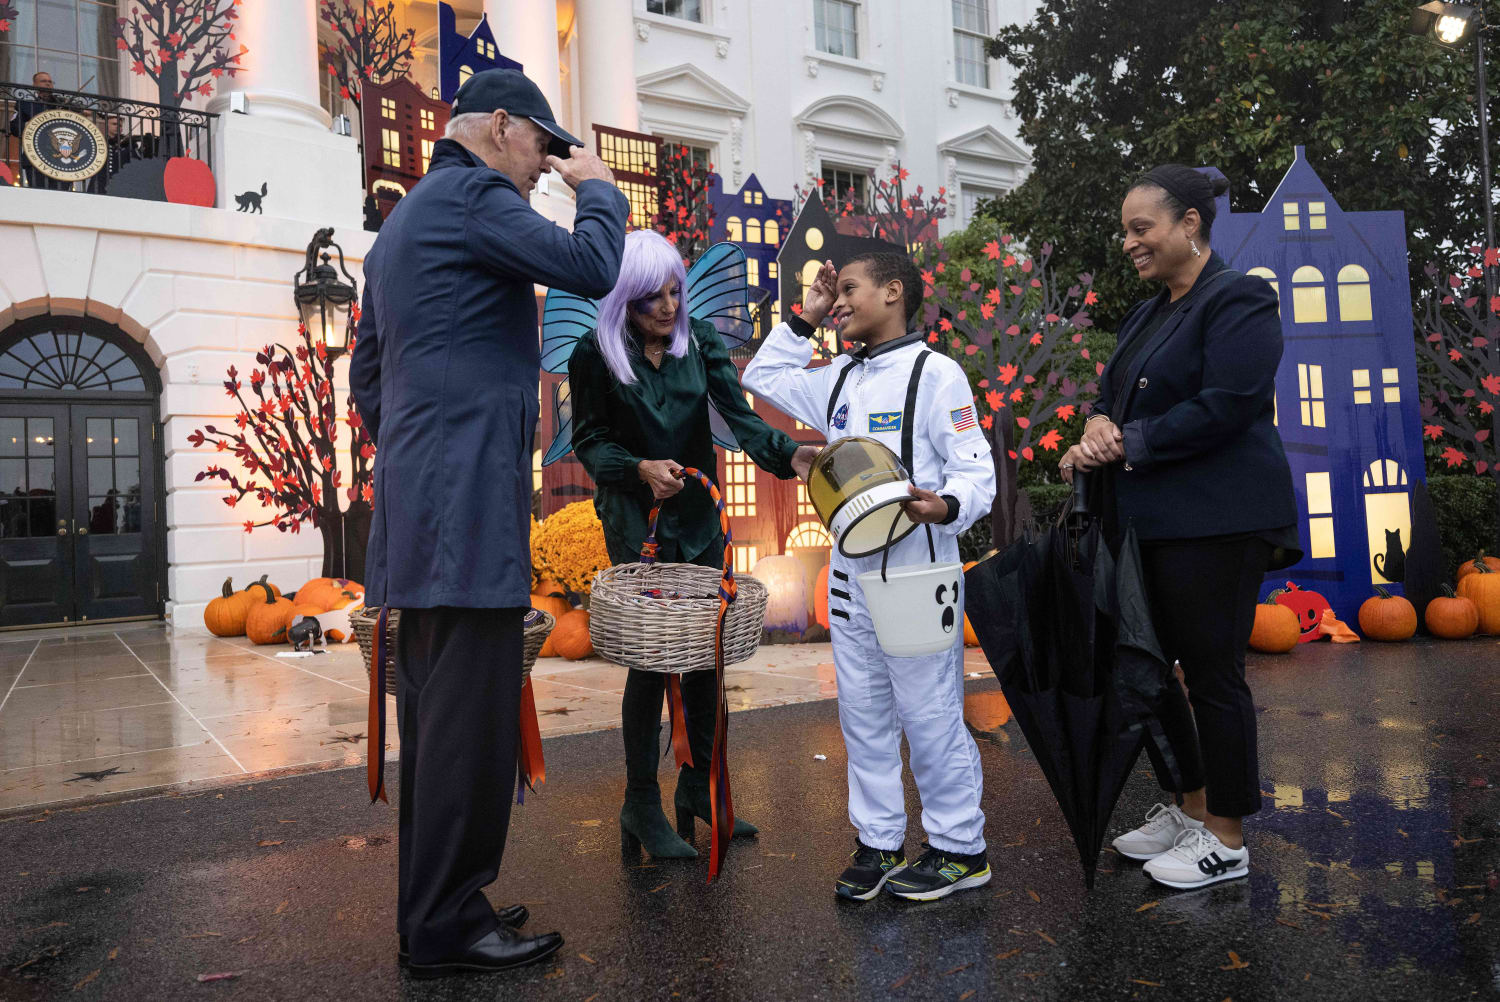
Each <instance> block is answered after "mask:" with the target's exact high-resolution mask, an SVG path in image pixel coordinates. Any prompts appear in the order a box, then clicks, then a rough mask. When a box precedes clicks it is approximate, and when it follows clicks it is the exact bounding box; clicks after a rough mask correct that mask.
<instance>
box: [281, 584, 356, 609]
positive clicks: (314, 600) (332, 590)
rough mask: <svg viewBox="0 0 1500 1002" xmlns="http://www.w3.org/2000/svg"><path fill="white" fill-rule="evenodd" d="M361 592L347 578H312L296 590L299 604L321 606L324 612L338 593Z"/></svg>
mask: <svg viewBox="0 0 1500 1002" xmlns="http://www.w3.org/2000/svg"><path fill="white" fill-rule="evenodd" d="M346 590H347V591H350V592H363V591H364V588H363V587H361V586H360V585H359V584H358V583H357V582H354V581H351V580H349V579H348V578H313V579H312V580H311V581H309V582H308V583H307V584H305V585H303V586H302V587H301V588H298V589H297V602H298V603H299V604H301V603H306V604H307V605H316V606H321V607H322V609H323V610H324V611H326V610H327V609H328V607H329V605H330V604H331V603H332V602H333V601H334V599H335V598H337V597H338V595H339V593H340V592H343V591H346Z"/></svg>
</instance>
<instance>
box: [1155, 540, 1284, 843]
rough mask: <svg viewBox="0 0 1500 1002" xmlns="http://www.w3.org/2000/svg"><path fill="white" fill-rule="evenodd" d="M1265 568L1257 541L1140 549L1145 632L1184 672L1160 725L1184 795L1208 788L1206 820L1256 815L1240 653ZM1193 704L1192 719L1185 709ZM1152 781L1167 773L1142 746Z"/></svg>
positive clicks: (1168, 543) (1251, 709)
mask: <svg viewBox="0 0 1500 1002" xmlns="http://www.w3.org/2000/svg"><path fill="white" fill-rule="evenodd" d="M1270 559H1271V546H1270V544H1269V543H1267V542H1265V541H1264V540H1261V539H1257V538H1248V539H1247V538H1240V539H1234V540H1192V539H1183V540H1165V541H1159V542H1144V543H1142V544H1141V560H1142V563H1143V565H1144V569H1145V576H1146V591H1147V594H1148V595H1149V598H1150V602H1151V613H1152V622H1153V623H1154V624H1155V626H1156V633H1157V638H1158V639H1159V640H1160V641H1161V645H1162V652H1163V653H1164V654H1165V655H1166V656H1167V662H1168V663H1169V664H1170V663H1171V662H1172V661H1173V660H1174V659H1175V660H1177V661H1180V662H1181V663H1182V674H1183V678H1184V679H1186V681H1187V690H1188V691H1187V696H1186V698H1184V696H1183V693H1182V687H1181V686H1180V685H1178V684H1177V681H1176V679H1175V678H1174V679H1173V680H1172V682H1171V684H1170V685H1169V686H1168V692H1167V697H1166V699H1165V700H1164V701H1163V704H1162V705H1161V706H1159V707H1158V718H1159V719H1160V721H1161V724H1162V729H1163V731H1164V732H1165V734H1166V737H1167V740H1168V742H1169V743H1170V744H1171V746H1172V751H1173V753H1174V754H1175V755H1176V756H1177V761H1178V765H1179V768H1180V769H1181V773H1182V777H1181V778H1182V782H1181V789H1182V791H1187V790H1196V789H1199V788H1200V787H1206V791H1205V792H1206V795H1207V799H1208V810H1209V813H1211V814H1216V815H1218V816H1220V817H1226V818H1237V817H1244V816H1245V815H1249V814H1254V813H1255V812H1256V811H1258V810H1260V768H1259V761H1258V759H1257V752H1256V746H1255V704H1254V703H1253V702H1252V701H1251V698H1250V687H1249V685H1247V684H1246V683H1245V647H1246V646H1247V645H1248V644H1249V642H1250V628H1251V627H1252V626H1253V625H1254V622H1255V602H1256V599H1257V597H1258V596H1259V593H1260V585H1261V581H1262V579H1263V578H1264V577H1265V574H1266V569H1267V565H1268V564H1269V563H1270ZM1189 704H1191V709H1190V708H1189ZM1146 749H1147V751H1148V753H1151V758H1152V761H1153V764H1154V765H1155V767H1156V772H1157V776H1158V778H1160V779H1161V780H1162V785H1163V786H1167V787H1170V785H1171V784H1170V783H1169V781H1168V780H1167V778H1166V777H1167V775H1168V773H1167V772H1166V771H1165V770H1164V767H1163V764H1162V763H1161V762H1160V761H1158V756H1157V754H1156V752H1155V748H1154V746H1152V744H1151V743H1150V742H1147V744H1146Z"/></svg>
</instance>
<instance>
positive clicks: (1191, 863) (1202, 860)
mask: <svg viewBox="0 0 1500 1002" xmlns="http://www.w3.org/2000/svg"><path fill="white" fill-rule="evenodd" d="M1145 870H1146V875H1147V876H1149V877H1150V878H1151V879H1152V880H1154V881H1156V882H1157V883H1158V884H1165V885H1166V886H1168V887H1175V888H1177V889H1179V890H1190V889H1192V888H1195V887H1208V886H1209V885H1211V884H1217V883H1220V882H1222V881H1225V880H1238V879H1239V878H1241V877H1247V876H1249V875H1250V850H1249V849H1247V848H1239V849H1230V848H1227V847H1226V846H1225V845H1224V843H1223V842H1220V841H1219V839H1218V837H1217V836H1215V835H1214V833H1213V832H1211V831H1209V830H1208V829H1207V828H1189V829H1188V830H1187V831H1185V832H1183V833H1182V834H1181V835H1179V836H1177V843H1176V844H1175V845H1174V846H1172V848H1171V849H1169V850H1168V851H1167V852H1164V853H1162V854H1161V855H1160V856H1157V857H1156V858H1155V859H1153V860H1151V861H1150V862H1149V863H1147V864H1146V866H1145Z"/></svg>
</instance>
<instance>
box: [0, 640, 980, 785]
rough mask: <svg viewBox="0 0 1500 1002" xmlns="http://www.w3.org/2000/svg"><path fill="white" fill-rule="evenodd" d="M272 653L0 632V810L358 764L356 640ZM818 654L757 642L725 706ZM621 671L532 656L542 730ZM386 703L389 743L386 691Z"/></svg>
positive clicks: (606, 703) (604, 697) (828, 664)
mask: <svg viewBox="0 0 1500 1002" xmlns="http://www.w3.org/2000/svg"><path fill="white" fill-rule="evenodd" d="M286 651H287V649H286V648H285V647H282V646H264V647H258V646H256V645H254V644H251V643H250V642H249V641H248V640H246V639H244V638H243V637H241V638H237V639H233V640H221V639H218V638H215V637H211V636H208V635H207V634H201V633H176V634H174V633H173V632H172V631H171V630H169V629H167V628H166V627H163V626H160V625H156V624H150V625H133V624H125V625H123V626H119V627H111V626H98V627H75V628H73V629H69V630H54V631H47V632H40V633H31V632H27V633H10V634H0V811H4V810H7V809H11V808H17V807H26V806H34V805H38V804H55V803H61V802H66V801H71V800H76V799H79V798H84V797H94V796H98V795H100V794H107V793H122V792H126V791H131V790H147V789H155V788H159V787H163V786H174V785H180V784H185V783H193V782H198V781H212V780H220V779H228V778H237V777H244V776H247V775H252V774H260V773H266V772H286V771H305V770H315V769H324V768H335V767H338V766H342V765H354V764H357V763H360V762H362V761H364V756H365V740H364V738H365V730H366V726H365V721H366V717H367V700H368V696H367V693H368V688H367V686H368V683H367V682H366V675H365V669H364V662H363V661H362V660H361V659H360V656H359V649H358V647H357V646H356V645H355V644H344V645H335V646H331V647H329V648H328V653H327V654H323V655H318V656H315V657H302V658H286V657H279V656H278V654H279V653H281V652H286ZM288 653H289V652H288ZM970 656H971V659H973V660H974V662H975V663H974V664H973V665H972V666H970V669H969V670H971V671H987V666H986V665H985V663H984V660H983V658H982V657H980V656H979V655H978V654H977V652H970ZM832 660H833V659H832V653H831V651H830V649H829V647H828V645H827V644H806V645H795V646H786V645H778V646H767V647H762V648H761V649H760V650H759V651H757V652H756V655H755V657H754V658H753V659H752V660H750V661H747V662H745V663H743V664H740V665H736V666H734V667H732V668H731V669H730V670H729V674H728V677H727V681H726V684H727V686H728V688H729V700H730V709H731V710H747V709H751V708H754V707H764V706H780V705H784V704H788V703H798V702H804V701H807V700H815V699H827V698H830V697H832V696H834V695H835V694H836V691H837V690H836V688H835V685H834V677H833V663H832ZM624 682H625V672H624V670H623V669H620V668H618V667H616V666H614V665H612V664H609V663H608V662H605V661H601V660H598V659H590V660H588V661H578V662H572V661H565V660H563V659H562V658H544V659H542V660H540V661H538V662H537V665H536V668H535V670H534V673H533V685H534V686H535V691H536V702H537V712H538V715H539V718H540V722H541V727H542V736H543V737H555V736H558V735H563V734H575V733H579V732H583V731H592V730H600V729H605V728H612V727H618V726H619V722H620V693H621V689H622V687H623V685H624ZM387 712H388V714H389V716H388V719H389V720H390V721H391V724H390V725H389V729H388V731H387V737H388V740H389V742H390V744H389V747H390V748H392V749H394V748H395V747H396V738H395V724H394V720H395V712H396V708H395V699H394V697H390V698H389V699H388V704H387Z"/></svg>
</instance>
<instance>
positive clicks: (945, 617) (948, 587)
mask: <svg viewBox="0 0 1500 1002" xmlns="http://www.w3.org/2000/svg"><path fill="white" fill-rule="evenodd" d="M933 601H934V602H936V603H937V608H938V613H937V614H938V616H939V617H940V620H939V621H940V622H941V623H942V626H943V632H944V633H949V634H951V633H952V632H953V631H954V630H955V629H957V628H958V582H957V581H954V582H953V583H952V584H940V585H938V586H937V591H936V592H935V593H934V594H933Z"/></svg>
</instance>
